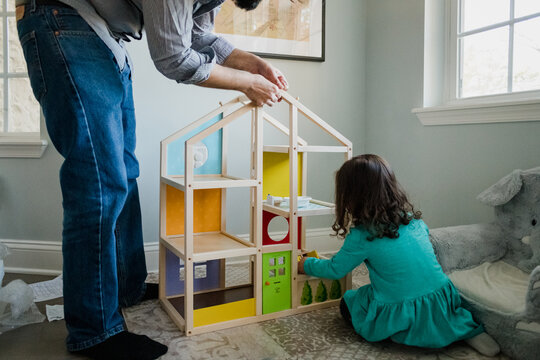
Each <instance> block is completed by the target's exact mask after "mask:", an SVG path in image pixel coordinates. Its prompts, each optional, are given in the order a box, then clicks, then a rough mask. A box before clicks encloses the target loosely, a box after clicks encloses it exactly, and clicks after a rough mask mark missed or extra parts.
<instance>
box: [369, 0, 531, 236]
mask: <svg viewBox="0 0 540 360" xmlns="http://www.w3.org/2000/svg"><path fill="white" fill-rule="evenodd" d="M367 14H368V16H367V39H366V46H367V47H366V54H367V58H366V89H367V91H366V122H367V127H366V137H365V139H366V149H367V150H368V151H369V152H373V153H377V154H379V155H382V156H383V157H385V158H386V159H387V160H388V161H389V162H390V163H391V164H392V165H393V167H394V170H395V172H396V175H397V177H398V179H399V180H400V181H401V183H402V184H403V186H404V187H405V188H406V189H407V190H408V192H409V194H410V195H411V197H412V199H413V200H414V202H415V203H416V205H417V206H418V207H419V208H420V209H421V210H422V211H423V212H424V215H425V220H426V222H427V223H428V225H429V226H430V227H439V226H446V225H456V224H467V223H475V222H481V221H489V220H490V219H492V209H491V208H489V207H486V206H484V205H482V204H480V203H479V202H478V201H477V200H475V197H476V195H477V194H478V193H480V192H481V191H482V190H484V189H485V188H486V187H488V186H489V185H491V184H492V183H494V182H495V181H497V180H498V179H499V178H500V177H502V176H503V175H505V174H507V173H509V172H510V171H512V170H513V169H516V168H521V169H527V168H531V167H534V166H538V165H540V145H539V140H538V139H539V138H540V122H530V123H513V124H482V125H458V126H434V127H424V126H422V125H421V124H420V122H419V121H418V119H417V118H416V116H415V115H414V114H411V109H412V108H415V107H421V106H422V97H423V89H422V86H423V39H424V36H423V32H424V30H423V26H424V25H423V24H424V1H422V0H407V1H400V0H368V1H367Z"/></svg>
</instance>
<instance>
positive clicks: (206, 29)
mask: <svg viewBox="0 0 540 360" xmlns="http://www.w3.org/2000/svg"><path fill="white" fill-rule="evenodd" d="M218 12H219V8H215V9H214V10H212V11H208V12H206V13H204V14H202V15H200V16H197V17H196V18H195V19H193V29H192V31H191V41H192V44H191V47H192V48H193V49H195V50H197V51H203V52H204V49H205V48H206V47H208V46H209V47H211V48H212V50H214V52H215V54H216V57H217V63H218V64H220V65H221V64H223V63H224V62H225V60H227V58H228V57H229V55H231V53H232V51H233V50H234V45H232V44H231V43H230V42H228V41H227V40H225V39H224V38H222V37H220V36H217V35H216V34H214V33H212V31H213V30H214V19H215V17H216V15H217V13H218Z"/></svg>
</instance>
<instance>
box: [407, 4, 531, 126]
mask: <svg viewBox="0 0 540 360" xmlns="http://www.w3.org/2000/svg"><path fill="white" fill-rule="evenodd" d="M433 1H439V0H426V14H425V16H426V19H425V21H426V27H425V32H426V34H425V43H424V45H425V49H424V50H425V51H426V56H434V54H433V51H434V50H433V43H434V40H433V38H432V37H433V35H432V34H431V33H430V32H433V31H434V30H433V27H431V28H430V27H429V24H433V23H437V22H439V23H441V24H443V25H442V26H443V27H444V30H440V29H439V30H440V31H439V34H438V35H436V36H438V40H439V41H443V42H444V50H443V51H444V54H442V55H441V54H440V50H438V52H439V54H435V55H438V58H439V59H443V60H442V61H443V62H444V65H443V66H441V67H440V69H441V71H442V72H443V74H442V76H440V77H441V79H444V81H440V82H439V83H437V84H435V85H433V84H432V85H431V86H429V79H426V78H425V79H424V85H425V87H424V104H423V105H424V107H422V108H415V109H412V112H413V113H414V114H416V116H417V117H418V118H419V120H420V121H421V122H422V124H424V125H455V124H478V123H495V122H522V121H540V90H533V91H523V92H516V93H505V94H497V95H486V96H476V97H469V98H458V97H457V89H458V81H459V80H458V71H459V67H458V38H457V30H458V25H459V24H458V16H457V15H458V10H459V0H445V3H444V4H443V5H440V4H438V5H433V3H430V2H433ZM510 1H511V9H512V10H511V11H513V9H514V0H510ZM430 6H431V8H430ZM440 6H444V15H441V13H442V11H441V8H440ZM437 7H439V8H438V11H435V10H433V8H437ZM536 16H537V14H532V15H528V16H524V17H520V18H518V19H512V20H508V21H505V22H501V23H497V24H492V25H490V26H486V27H483V28H481V29H475V30H473V31H468V32H466V33H463V34H469V33H473V32H474V33H475V32H480V31H481V30H487V29H489V28H496V27H500V26H506V25H509V24H511V25H510V27H511V31H510V39H513V24H514V23H516V22H520V21H524V20H527V19H530V18H533V17H536ZM433 17H437V19H434V18H433ZM441 17H442V18H441ZM511 18H513V14H511ZM432 26H433V25H432ZM435 30H437V29H435ZM435 32H437V31H435ZM430 37H431V39H429V38H430ZM428 39H429V41H428ZM509 46H511V47H513V44H512V40H511V41H510V44H509ZM428 61H429V59H427V61H426V64H427V62H428ZM509 61H510V62H509V67H510V69H511V67H512V63H511V59H510V60H509ZM429 71H430V70H429V69H427V66H426V67H425V69H424V77H430V76H434V74H433V72H432V73H430V72H429ZM431 71H432V70H431ZM439 75H441V74H439ZM508 76H509V77H511V76H512V71H511V70H510V71H509V74H508ZM426 80H427V81H426ZM426 83H428V85H427V86H426ZM509 84H510V83H509ZM434 88H436V89H435V91H439V92H440V94H439V96H435V97H434V98H435V99H436V101H435V103H433V101H431V102H430V103H427V102H426V98H427V96H430V95H428V94H426V92H427V91H434Z"/></svg>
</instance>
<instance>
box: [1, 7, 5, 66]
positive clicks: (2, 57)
mask: <svg viewBox="0 0 540 360" xmlns="http://www.w3.org/2000/svg"><path fill="white" fill-rule="evenodd" d="M0 2H1V0H0ZM4 21H5V18H4V17H0V53H1V54H2V56H0V73H3V72H4Z"/></svg>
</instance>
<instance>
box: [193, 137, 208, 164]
mask: <svg viewBox="0 0 540 360" xmlns="http://www.w3.org/2000/svg"><path fill="white" fill-rule="evenodd" d="M206 160H208V148H207V147H206V145H205V144H204V143H203V142H200V141H199V142H198V143H196V144H195V145H193V167H194V168H199V167H201V166H203V165H204V163H205V162H206Z"/></svg>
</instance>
